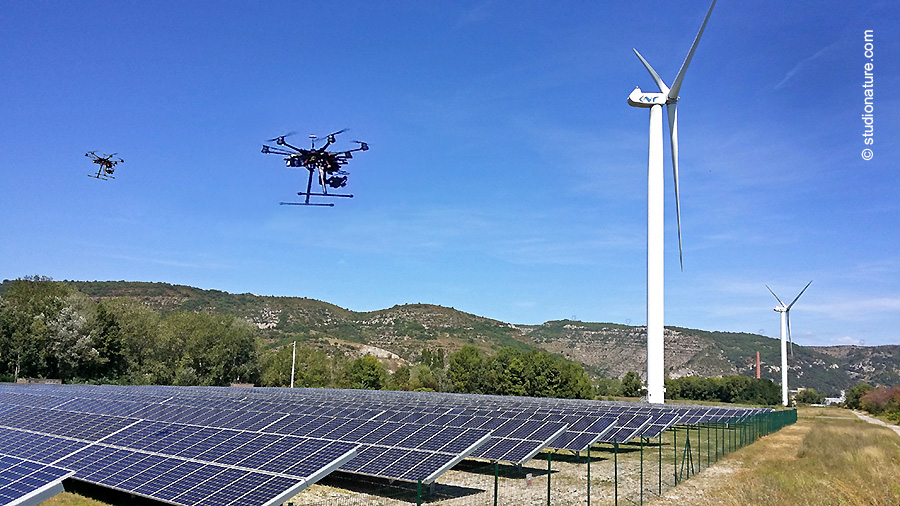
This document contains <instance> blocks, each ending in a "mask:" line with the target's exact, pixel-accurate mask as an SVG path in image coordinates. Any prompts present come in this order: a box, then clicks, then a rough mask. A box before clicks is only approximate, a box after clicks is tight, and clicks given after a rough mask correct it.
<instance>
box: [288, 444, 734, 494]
mask: <svg viewBox="0 0 900 506" xmlns="http://www.w3.org/2000/svg"><path fill="white" fill-rule="evenodd" d="M678 437H679V447H680V449H681V450H682V451H683V444H684V443H683V438H684V432H683V431H680V432H679V436H678ZM704 437H705V434H704ZM692 438H696V433H693V435H692ZM695 446H696V445H695ZM693 451H694V454H693V456H692V460H693V461H694V465H695V469H694V473H696V472H697V471H698V469H697V467H696V466H697V461H698V460H700V461H702V462H701V463H702V467H703V468H704V469H705V468H706V467H707V466H706V453H705V452H706V447H705V446H703V447H702V448H701V452H700V457H699V458H698V455H697V450H696V448H695V449H694V450H693ZM674 453H675V452H674V450H673V448H672V444H671V434H668V435H667V436H666V437H665V438H664V439H663V445H662V471H661V472H662V487H661V488H662V491H663V492H664V493H665V491H667V490H669V489H671V488H672V485H673V483H674V473H673V461H674V458H675V455H674ZM711 453H714V451H711ZM681 456H682V454H681V453H680V454H679V458H680V457H681ZM689 467H690V466H689V464H686V467H685V468H684V469H685V470H684V472H685V474H686V475H687V474H693V473H690V472H689ZM551 469H552V473H551V476H550V490H551V491H550V496H551V504H553V505H554V506H555V505H586V504H588V501H587V486H588V480H587V473H588V463H587V456H586V454H585V453H582V454H581V455H574V454H572V453H570V452H559V453H554V454H552V460H551ZM616 469H617V470H618V483H616V480H614V476H615V474H616V473H615V470H616ZM717 472H718V471H717ZM590 473H591V480H590V496H591V497H590V504H591V505H595V504H596V505H605V504H614V503H615V499H616V493H618V501H619V504H623V505H629V504H640V502H641V487H640V483H641V476H642V474H641V473H642V471H641V447H640V445H639V444H638V443H632V444H626V445H620V447H619V453H618V454H617V455H616V454H615V453H614V452H613V451H612V447H610V446H609V445H603V447H602V448H599V449H597V448H595V449H592V450H591V462H590ZM528 475H530V484H529V479H528ZM659 477H660V466H659V445H658V444H657V440H652V441H651V442H650V443H649V444H645V446H644V453H643V488H644V493H643V501H644V502H645V503H646V502H649V501H651V500H652V499H655V498H657V496H658V492H659V489H660V485H659ZM497 482H498V487H497V496H498V501H497V504H499V505H504V506H505V505H508V506H529V505H535V506H536V505H542V504H547V455H546V453H541V454H539V455H538V456H537V458H535V459H532V460H531V461H529V462H527V463H526V464H524V465H523V466H521V467H519V466H514V465H505V464H500V465H499V466H498V479H497ZM688 483H690V482H688ZM679 488H681V487H679ZM423 492H424V493H423V499H422V502H423V503H426V504H432V505H435V506H466V505H492V504H494V465H493V464H492V463H490V462H484V461H464V462H462V463H461V464H459V465H457V466H456V467H455V468H454V469H451V470H450V471H448V472H447V473H445V474H444V475H442V476H441V477H440V478H439V479H438V481H437V482H436V484H435V486H434V490H433V491H432V492H431V494H430V495H429V494H428V492H429V487H428V486H423ZM290 502H293V503H294V505H295V506H299V505H304V506H312V505H316V506H369V505H384V506H409V505H411V504H416V485H415V484H400V483H394V484H390V483H389V482H387V481H382V480H370V481H369V480H365V481H364V480H360V479H359V477H355V476H351V475H340V474H338V475H332V476H329V477H326V478H325V479H323V480H322V481H321V482H319V483H318V484H315V485H313V486H311V487H310V488H308V489H306V490H305V491H303V492H302V493H300V494H298V495H296V496H294V497H293V498H292V499H291V501H290Z"/></svg>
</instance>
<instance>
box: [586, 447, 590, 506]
mask: <svg viewBox="0 0 900 506" xmlns="http://www.w3.org/2000/svg"><path fill="white" fill-rule="evenodd" d="M587 459H588V486H587V506H591V447H590V446H588V451H587Z"/></svg>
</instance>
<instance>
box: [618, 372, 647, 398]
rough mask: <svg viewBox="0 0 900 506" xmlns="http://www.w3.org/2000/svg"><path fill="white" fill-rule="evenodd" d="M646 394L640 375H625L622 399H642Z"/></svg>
mask: <svg viewBox="0 0 900 506" xmlns="http://www.w3.org/2000/svg"><path fill="white" fill-rule="evenodd" d="M644 392H646V390H644V384H643V383H642V382H641V377H640V376H638V373H636V372H634V371H628V372H627V373H625V377H624V378H622V391H621V395H622V397H640V396H642V395H643V394H644Z"/></svg>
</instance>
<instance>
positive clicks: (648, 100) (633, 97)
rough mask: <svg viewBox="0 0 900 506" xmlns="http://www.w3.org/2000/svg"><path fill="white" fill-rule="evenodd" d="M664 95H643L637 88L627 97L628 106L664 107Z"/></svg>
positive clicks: (639, 88)
mask: <svg viewBox="0 0 900 506" xmlns="http://www.w3.org/2000/svg"><path fill="white" fill-rule="evenodd" d="M666 99H667V97H666V94H665V93H644V92H642V91H641V87H640V86H638V87H636V88H635V89H634V91H632V92H631V94H630V95H628V105H630V106H632V107H653V106H654V105H666Z"/></svg>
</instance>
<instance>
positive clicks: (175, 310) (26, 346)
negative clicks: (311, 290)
mask: <svg viewBox="0 0 900 506" xmlns="http://www.w3.org/2000/svg"><path fill="white" fill-rule="evenodd" d="M77 286H78V284H75V283H60V282H55V281H52V280H50V279H48V278H41V277H37V276H36V277H31V278H26V279H21V280H16V281H13V282H9V283H5V284H4V290H3V292H2V298H0V376H3V377H4V378H3V379H6V380H11V379H17V378H20V377H42V378H57V379H61V380H63V381H65V382H103V383H128V384H162V385H228V384H229V383H255V384H261V385H264V386H287V385H288V384H290V370H291V367H290V366H291V362H292V360H293V349H292V348H289V347H286V346H281V347H279V346H277V345H273V343H271V342H266V340H265V339H263V338H262V335H263V334H264V333H266V334H269V335H272V334H275V336H276V337H277V336H278V333H279V332H282V333H287V334H289V335H290V334H293V335H297V334H299V335H306V336H307V338H308V340H309V341H310V342H312V341H314V336H317V335H324V336H327V339H319V341H324V342H325V343H326V344H327V345H326V346H323V347H322V349H317V348H315V347H312V346H309V345H305V346H304V345H301V346H300V347H299V350H298V351H299V353H298V354H297V355H298V356H297V358H298V361H297V367H296V373H297V374H296V378H295V384H296V385H297V386H307V387H333V388H369V389H385V388H394V389H405V390H413V389H418V390H438V391H456V392H460V393H490V394H499V395H529V396H548V397H570V398H592V397H593V394H594V392H593V387H592V385H591V382H590V379H589V378H588V377H587V375H586V374H585V373H584V371H583V370H582V368H581V366H579V365H576V364H574V363H571V362H568V361H565V360H563V359H560V358H558V357H554V356H552V355H550V354H549V353H547V352H545V351H540V350H537V349H533V348H528V349H522V348H527V347H523V346H521V343H519V346H517V347H510V346H501V347H499V348H498V351H497V352H496V353H483V352H482V351H481V350H480V349H478V348H477V347H475V346H474V345H471V344H469V345H465V346H463V348H462V349H461V350H460V351H457V352H456V353H454V354H451V355H449V357H448V356H446V354H445V352H444V350H443V348H437V349H435V350H432V349H430V348H428V347H425V348H422V349H421V350H420V351H419V353H418V355H417V356H416V357H415V358H416V360H415V361H410V363H412V365H408V364H407V363H404V362H405V361H403V360H402V359H399V358H397V359H396V362H398V364H399V365H398V366H397V367H396V369H395V370H393V371H390V370H389V369H388V368H387V367H386V366H385V364H384V363H382V362H381V361H379V360H378V359H377V358H376V357H375V356H374V355H372V354H368V353H366V354H363V355H362V356H359V357H357V358H355V359H354V358H352V357H350V356H349V355H350V354H349V353H348V352H342V351H341V348H340V347H339V346H334V345H333V344H330V343H332V342H340V340H341V339H346V340H351V341H352V340H360V341H364V340H365V339H366V335H367V334H368V333H371V332H372V331H373V330H372V329H373V327H374V328H387V329H388V330H387V331H385V334H389V335H391V334H392V335H405V336H407V338H409V337H408V335H409V334H412V336H413V337H412V338H411V339H418V337H417V336H434V335H438V336H446V335H451V334H452V335H454V336H457V337H458V336H463V337H464V338H466V339H472V336H474V335H479V333H480V332H485V333H486V334H487V335H490V334H492V333H493V332H495V328H494V326H493V325H492V324H491V323H489V322H486V321H484V320H483V319H480V320H477V321H476V322H475V323H474V324H473V325H472V326H469V327H453V326H451V325H453V324H454V323H455V320H456V319H458V316H459V315H457V314H456V313H455V312H453V311H441V310H439V311H436V312H433V313H431V314H430V316H429V318H427V320H428V321H429V322H430V324H429V325H427V326H426V325H424V324H422V323H419V322H414V321H410V320H406V319H404V318H403V317H402V311H397V310H396V308H393V309H394V310H388V311H382V312H375V313H351V312H349V311H346V310H343V309H340V308H336V307H335V306H330V305H328V304H325V303H321V302H318V301H311V304H308V305H305V306H303V307H302V308H301V309H307V310H308V312H307V314H306V315H305V317H304V318H305V319H306V320H305V323H304V324H301V323H299V322H300V319H299V318H297V315H298V314H302V311H291V312H289V313H288V314H287V315H285V312H284V311H282V312H281V314H279V322H280V321H281V319H282V318H284V317H285V316H286V317H287V318H286V321H288V322H289V323H288V324H287V325H285V327H287V330H285V329H284V328H276V327H279V324H275V325H271V326H270V325H268V324H267V323H262V324H259V323H258V324H256V325H254V324H253V323H251V322H250V321H248V320H247V319H246V318H243V317H238V316H235V315H234V314H232V313H233V312H234V311H241V310H243V311H247V310H248V309H249V310H250V311H254V310H255V309H254V308H253V307H251V306H252V304H248V300H251V299H250V297H253V296H238V298H231V297H228V295H227V294H224V292H207V293H204V294H203V295H204V296H203V297H197V298H193V299H192V298H190V297H185V295H184V294H185V289H184V288H183V287H166V286H159V285H153V284H151V285H150V286H149V287H148V288H150V290H147V291H142V290H140V288H142V287H141V286H134V285H131V286H129V285H125V286H122V285H121V284H115V285H113V288H114V289H115V293H117V294H122V293H125V294H127V295H125V296H122V295H116V296H113V297H98V296H97V292H96V289H95V288H96V285H88V286H86V287H85V291H87V292H88V293H91V294H93V295H94V297H95V299H92V298H90V297H88V295H86V294H85V293H84V292H83V291H81V290H79V289H78V288H77ZM135 288H137V290H135ZM143 293H151V294H152V295H149V296H145V295H142V294H143ZM135 294H137V296H135ZM148 297H149V298H148ZM160 298H161V299H162V300H160ZM148 300H157V301H159V302H161V304H158V305H157V307H160V308H164V309H162V310H157V309H153V308H152V307H151V306H152V304H148V303H147V302H148ZM222 301H224V302H225V303H224V304H223V303H221V302H222ZM185 307H187V308H188V309H184V308H185ZM222 307H225V308H226V309H227V310H228V311H227V312H225V313H223V312H221V311H220V308H222ZM438 309H444V308H438ZM217 310H218V311H220V312H214V311H217ZM271 313H272V311H271V309H266V311H265V313H264V314H266V315H269V314H271ZM309 313H312V314H318V315H319V316H320V317H321V316H322V315H325V317H326V318H327V320H326V324H325V325H322V326H312V325H309V322H310V320H311V318H310V317H309ZM351 315H355V316H357V317H361V318H362V322H363V323H362V324H360V323H358V322H355V321H348V320H347V318H348V317H349V316H351ZM373 322H376V323H373ZM440 325H443V327H442V328H446V329H447V330H446V331H435V330H429V329H430V328H435V327H439V326H440ZM298 327H299V330H297V329H298ZM382 337H383V336H382ZM276 340H277V339H276ZM497 341H499V342H500V343H503V342H505V339H497ZM351 348H352V347H351ZM367 349H368V350H373V351H375V352H376V353H380V354H382V355H383V353H381V352H383V351H384V350H380V349H378V348H372V347H368V348H367ZM392 357H396V356H395V355H393V354H390V353H388V355H387V358H388V359H391V358H392ZM473 357H474V358H476V359H477V360H474V361H473V360H469V359H470V358H473ZM448 362H449V367H448ZM473 375H477V377H478V379H479V383H478V385H477V386H475V384H474V383H472V382H471V381H470V379H469V378H471V377H472V376H473ZM470 386H471V387H472V388H470Z"/></svg>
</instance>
